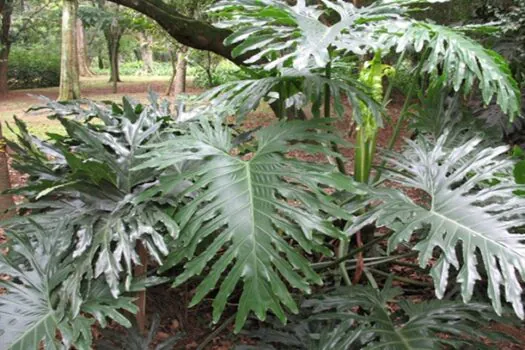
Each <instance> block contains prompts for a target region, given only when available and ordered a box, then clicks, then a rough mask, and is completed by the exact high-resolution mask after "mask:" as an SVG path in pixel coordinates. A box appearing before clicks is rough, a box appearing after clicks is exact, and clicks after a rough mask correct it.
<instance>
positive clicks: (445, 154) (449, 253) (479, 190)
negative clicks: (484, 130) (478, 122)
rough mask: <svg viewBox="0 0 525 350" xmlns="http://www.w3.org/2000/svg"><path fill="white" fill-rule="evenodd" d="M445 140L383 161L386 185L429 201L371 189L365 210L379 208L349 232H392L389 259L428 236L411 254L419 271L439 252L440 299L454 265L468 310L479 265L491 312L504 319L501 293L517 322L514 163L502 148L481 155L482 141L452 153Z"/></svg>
mask: <svg viewBox="0 0 525 350" xmlns="http://www.w3.org/2000/svg"><path fill="white" fill-rule="evenodd" d="M447 137H448V136H447V135H444V136H442V137H440V138H439V139H438V140H437V141H436V143H435V144H433V143H430V142H428V141H426V140H425V139H423V138H422V139H419V140H418V141H407V142H408V149H407V151H406V153H405V154H404V155H400V154H392V155H390V156H389V157H388V160H389V161H390V162H391V164H392V165H393V166H394V169H395V171H393V172H390V173H389V174H388V179H390V180H391V181H394V182H395V183H397V184H399V185H401V186H403V187H408V188H416V189H419V190H422V191H424V192H425V193H426V194H427V195H428V198H427V197H425V196H423V198H422V199H421V200H419V201H417V202H416V201H414V200H413V199H411V198H409V197H408V196H407V195H406V194H404V193H403V192H402V191H400V190H394V189H383V188H379V189H375V190H373V191H372V194H371V197H370V198H369V199H370V201H369V202H367V203H364V204H363V205H368V204H371V203H377V201H379V202H380V203H382V204H380V205H378V206H375V207H373V208H372V209H371V210H370V211H368V212H367V213H366V214H364V215H361V216H359V217H357V218H356V220H355V222H354V224H353V226H352V227H351V228H350V230H349V232H350V233H354V232H356V231H357V230H359V228H360V227H362V226H363V225H365V224H367V223H370V222H374V221H376V224H377V225H378V226H387V227H390V228H391V229H393V230H394V234H393V235H392V236H391V238H390V239H389V250H390V251H391V250H393V249H395V248H396V247H397V245H398V244H399V243H401V242H408V241H410V238H411V237H412V236H413V235H414V233H415V232H416V231H418V230H423V231H424V230H425V229H427V230H428V233H427V234H426V236H424V237H425V238H424V239H422V240H420V241H419V242H418V243H417V244H416V246H415V247H414V249H416V250H418V251H419V263H420V265H421V266H422V267H425V266H426V265H427V264H429V262H430V260H431V258H432V257H433V255H434V251H435V250H436V248H439V249H438V251H439V255H438V256H439V259H438V260H437V262H436V263H435V264H433V265H432V269H431V274H432V277H433V278H434V282H435V286H436V294H437V296H438V297H439V298H441V297H443V295H444V293H445V290H446V288H447V284H448V281H449V270H450V267H451V265H452V266H454V268H455V269H457V270H458V274H457V281H458V282H459V283H461V294H462V296H463V299H464V301H465V302H468V301H469V300H470V299H471V297H472V294H473V291H474V285H475V283H476V281H477V280H479V279H481V275H480V271H478V262H479V260H478V258H479V257H481V259H482V263H483V267H484V270H485V273H486V275H487V282H488V295H489V297H490V299H491V300H492V304H493V306H494V309H495V310H496V311H497V312H498V313H501V311H502V305H501V292H500V291H501V288H503V289H504V291H505V298H506V299H507V301H508V302H510V303H511V304H512V306H513V307H514V311H515V312H516V314H517V315H518V316H519V317H520V318H523V317H524V311H523V304H522V291H523V290H522V287H521V284H520V280H519V278H518V276H517V274H516V273H518V274H519V275H520V276H521V278H524V277H525V244H524V243H523V240H524V239H525V236H524V235H521V234H515V233H512V231H513V229H514V228H516V227H519V226H523V225H524V224H525V220H524V219H523V215H524V214H525V212H524V210H525V200H524V199H523V198H520V197H518V196H516V195H515V194H514V192H515V191H516V190H519V189H520V188H521V187H520V186H519V185H516V184H515V182H514V179H513V176H512V169H513V161H512V160H510V159H509V158H508V157H506V156H505V155H506V153H507V151H508V147H496V148H490V147H488V148H481V147H478V145H479V144H480V143H481V142H482V140H481V139H480V138H478V137H474V138H471V139H469V140H467V141H466V142H465V143H464V144H461V145H459V146H457V147H452V148H450V147H445V145H446V144H447V143H448V144H450V143H449V142H448V140H447ZM452 144H454V142H452ZM494 180H497V181H494ZM488 184H492V185H491V186H488ZM358 207H360V206H358ZM354 209H356V208H352V209H350V210H352V211H353V210H354ZM424 232H425V231H424ZM458 246H460V247H461V250H460V251H461V254H462V257H461V259H460V258H458V256H457V252H458V249H457V247H458Z"/></svg>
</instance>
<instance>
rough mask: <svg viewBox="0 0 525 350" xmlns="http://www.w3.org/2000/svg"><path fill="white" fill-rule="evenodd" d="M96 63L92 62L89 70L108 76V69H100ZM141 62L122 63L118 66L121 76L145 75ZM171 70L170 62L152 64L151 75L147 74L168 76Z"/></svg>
mask: <svg viewBox="0 0 525 350" xmlns="http://www.w3.org/2000/svg"><path fill="white" fill-rule="evenodd" d="M95 63H96V62H93V65H92V67H91V69H92V70H93V72H94V73H95V74H101V75H109V67H106V68H104V69H100V68H99V67H98V65H97V64H95ZM143 65H144V64H143V63H142V61H129V62H122V63H121V64H120V66H119V69H120V74H121V75H146V74H145V73H144V71H143V70H142V68H143ZM172 72H173V68H172V66H171V63H170V62H158V61H155V62H153V73H150V74H147V75H150V76H170V75H171V74H172Z"/></svg>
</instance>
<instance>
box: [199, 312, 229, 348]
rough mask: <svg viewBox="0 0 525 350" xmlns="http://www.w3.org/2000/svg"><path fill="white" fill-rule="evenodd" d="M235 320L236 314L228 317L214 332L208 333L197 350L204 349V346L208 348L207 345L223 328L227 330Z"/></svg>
mask: <svg viewBox="0 0 525 350" xmlns="http://www.w3.org/2000/svg"><path fill="white" fill-rule="evenodd" d="M234 320H235V315H232V316H230V317H228V319H226V321H224V322H223V323H222V324H221V325H220V326H218V327H217V328H215V330H214V331H213V332H211V333H210V334H208V336H207V337H206V338H204V340H203V341H202V342H201V343H200V344H199V346H197V349H196V350H204V348H206V345H208V344H209V343H210V342H211V341H212V340H213V338H215V337H216V336H218V335H219V334H220V333H221V332H222V331H223V330H225V329H226V328H227V327H228V326H229V325H231V324H232V323H233V321H234Z"/></svg>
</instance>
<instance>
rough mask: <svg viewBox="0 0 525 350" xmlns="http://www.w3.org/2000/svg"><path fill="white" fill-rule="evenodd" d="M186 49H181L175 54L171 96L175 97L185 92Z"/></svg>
mask: <svg viewBox="0 0 525 350" xmlns="http://www.w3.org/2000/svg"><path fill="white" fill-rule="evenodd" d="M187 51H188V49H187V48H182V49H181V50H180V51H179V53H178V54H177V70H176V74H175V84H174V87H173V96H175V97H177V96H179V94H183V93H185V92H186V67H187V62H186V52H187Z"/></svg>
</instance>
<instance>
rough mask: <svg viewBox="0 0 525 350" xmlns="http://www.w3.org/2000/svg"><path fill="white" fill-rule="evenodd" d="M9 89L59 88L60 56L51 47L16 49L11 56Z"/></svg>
mask: <svg viewBox="0 0 525 350" xmlns="http://www.w3.org/2000/svg"><path fill="white" fill-rule="evenodd" d="M8 78H9V82H8V84H9V88H10V89H34V88H45V87H53V86H58V85H59V83H60V54H59V51H58V48H57V49H56V51H55V52H53V49H52V48H51V49H50V48H49V47H46V48H44V47H40V46H37V47H35V48H18V47H14V48H13V49H12V50H11V54H10V55H9V73H8Z"/></svg>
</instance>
